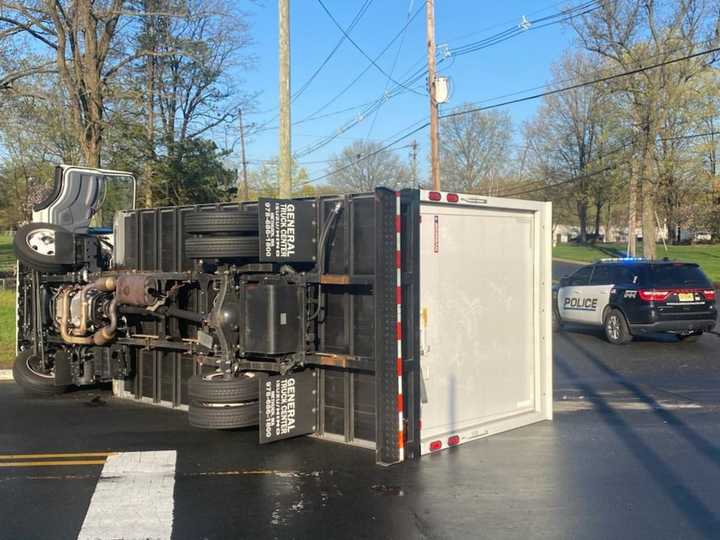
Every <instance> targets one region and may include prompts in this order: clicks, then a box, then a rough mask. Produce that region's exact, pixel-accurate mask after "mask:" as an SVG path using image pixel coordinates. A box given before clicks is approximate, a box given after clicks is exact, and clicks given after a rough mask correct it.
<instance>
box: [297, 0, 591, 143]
mask: <svg viewBox="0 0 720 540" xmlns="http://www.w3.org/2000/svg"><path fill="white" fill-rule="evenodd" d="M318 1H320V0H318ZM598 5H599V4H598V0H592V1H591V2H586V3H585V4H581V5H579V6H574V7H572V8H568V9H566V10H563V11H560V12H558V13H555V14H553V15H549V16H546V17H542V18H540V19H536V20H533V21H526V23H527V26H520V27H519V26H514V27H511V28H508V29H506V30H504V31H503V32H500V33H499V34H495V35H493V36H490V37H488V38H486V39H484V40H482V41H480V42H475V43H471V44H467V45H465V46H463V47H460V48H458V49H453V50H449V52H448V53H447V55H443V57H442V58H440V59H439V60H438V63H441V62H443V61H444V60H446V59H447V58H453V59H454V58H455V56H460V55H464V54H469V53H471V52H476V51H479V50H482V49H485V48H487V47H491V46H493V45H496V44H498V43H501V42H503V41H507V40H508V39H511V38H513V37H516V36H517V35H519V34H522V33H524V32H526V31H528V30H537V29H540V28H545V27H547V26H551V25H554V24H560V23H563V22H566V21H568V20H570V19H571V18H573V17H576V16H579V15H583V14H585V13H589V12H590V11H592V10H594V9H597V7H598ZM417 13H418V12H417V11H416V12H415V14H414V15H413V17H414V16H415V15H417ZM541 22H542V23H544V24H540V25H538V24H537V23H541ZM406 28H407V26H406ZM439 54H443V53H442V52H441V53H439ZM369 68H370V66H368V68H366V70H365V71H364V72H363V74H364V73H365V72H366V71H367V69H369ZM424 76H425V70H424V68H420V69H418V70H416V71H415V73H414V74H413V75H411V76H410V77H409V78H408V79H406V80H405V81H404V82H403V83H397V81H394V79H392V80H393V81H394V82H396V86H395V87H394V88H393V89H391V90H390V91H389V92H388V91H387V89H386V90H385V91H384V92H383V95H382V96H380V97H379V98H378V99H377V100H376V101H375V102H374V103H373V104H372V105H371V106H370V107H368V108H367V109H366V110H365V111H363V112H362V113H361V114H359V115H358V116H357V117H356V118H355V119H353V120H350V121H348V122H346V123H345V124H344V125H343V126H341V127H340V128H337V129H336V131H335V133H334V134H329V135H328V136H327V139H326V140H325V141H320V142H317V143H314V144H313V145H309V146H307V147H305V148H302V149H300V150H299V151H298V152H297V154H296V155H298V156H306V155H309V154H311V153H314V152H316V151H317V150H319V149H321V148H323V147H324V146H327V145H328V144H330V143H331V142H332V141H334V140H335V139H336V138H337V136H338V135H339V134H341V133H345V132H346V131H348V130H350V129H352V128H353V127H355V126H356V125H358V124H359V123H361V122H362V121H363V120H364V119H365V118H367V116H369V115H371V114H373V113H374V112H375V113H376V112H377V111H378V110H379V109H380V108H381V107H382V106H383V105H384V104H385V103H386V102H387V101H389V100H390V99H392V98H393V97H396V96H398V95H400V94H401V93H403V92H402V89H405V90H411V91H413V92H415V93H418V92H417V91H415V90H414V89H412V88H410V87H411V85H412V84H414V83H415V82H417V81H419V80H420V79H422V78H423V77H424ZM353 82H356V81H353ZM313 114H314V113H313ZM313 114H311V115H310V116H309V117H306V119H305V120H310V119H312V118H313Z"/></svg>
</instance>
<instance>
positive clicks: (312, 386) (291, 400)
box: [260, 369, 317, 444]
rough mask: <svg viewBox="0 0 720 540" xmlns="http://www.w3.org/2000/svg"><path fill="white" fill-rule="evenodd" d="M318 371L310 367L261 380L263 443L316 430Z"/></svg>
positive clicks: (261, 437) (261, 436) (261, 432)
mask: <svg viewBox="0 0 720 540" xmlns="http://www.w3.org/2000/svg"><path fill="white" fill-rule="evenodd" d="M316 428H317V373H316V371H315V370H311V369H306V370H305V371H299V372H296V373H288V374H287V375H276V376H272V377H264V378H262V379H261V380H260V444H265V443H270V442H275V441H280V440H282V439H289V438H290V437H297V436H299V435H308V434H310V433H314V432H315V431H316Z"/></svg>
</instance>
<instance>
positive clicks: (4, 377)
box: [0, 369, 13, 381]
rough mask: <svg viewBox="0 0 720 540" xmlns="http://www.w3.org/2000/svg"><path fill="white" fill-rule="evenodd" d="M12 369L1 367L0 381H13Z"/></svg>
mask: <svg viewBox="0 0 720 540" xmlns="http://www.w3.org/2000/svg"><path fill="white" fill-rule="evenodd" d="M12 380H13V375H12V369H0V381H12Z"/></svg>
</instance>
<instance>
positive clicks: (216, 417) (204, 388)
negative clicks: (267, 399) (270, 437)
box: [188, 373, 260, 429]
mask: <svg viewBox="0 0 720 540" xmlns="http://www.w3.org/2000/svg"><path fill="white" fill-rule="evenodd" d="M259 394H260V391H259V386H258V380H257V377H255V376H254V374H252V373H242V374H240V375H239V376H229V377H228V376H225V375H224V374H223V373H213V374H206V375H194V376H193V377H191V378H190V380H189V381H188V396H189V398H190V407H189V411H188V416H189V420H190V425H191V426H193V427H197V428H203V429H237V428H244V427H251V426H257V425H258V422H259V415H260V405H259Z"/></svg>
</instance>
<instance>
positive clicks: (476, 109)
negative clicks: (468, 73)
mask: <svg viewBox="0 0 720 540" xmlns="http://www.w3.org/2000/svg"><path fill="white" fill-rule="evenodd" d="M718 51H720V47H714V48H712V49H707V50H704V51H699V52H696V53H693V54H688V55H686V56H682V57H680V58H673V59H672V60H664V61H662V62H658V63H656V64H652V65H650V66H644V67H639V68H635V69H631V70H628V71H624V72H622V73H616V74H614V75H608V76H606V77H600V78H597V79H592V80H590V81H585V82H580V83H577V84H573V85H571V86H566V87H563V88H557V89H555V90H548V91H546V92H541V93H539V94H533V95H531V96H526V97H522V98H518V99H512V100H509V101H503V102H501V103H495V104H493V105H486V106H485V107H473V108H470V109H464V110H461V111H457V112H451V113H445V114H443V115H441V116H440V117H441V118H452V117H454V116H461V115H464V114H470V113H474V112H479V111H486V110H488V109H496V108H498V107H505V106H507V105H514V104H516V103H522V102H524V101H530V100H533V99H538V98H541V97H546V96H552V95H554V94H559V93H562V92H569V91H570V90H577V89H578V88H583V87H585V86H590V85H593V84H599V83H603V82H607V81H611V80H613V79H619V78H621V77H628V76H630V75H637V74H638V73H642V72H643V71H649V70H651V69H656V68H659V67H663V66H667V65H670V64H675V63H677V62H683V61H685V60H692V59H693V58H698V57H700V56H705V55H708V54H712V53H714V52H718Z"/></svg>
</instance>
